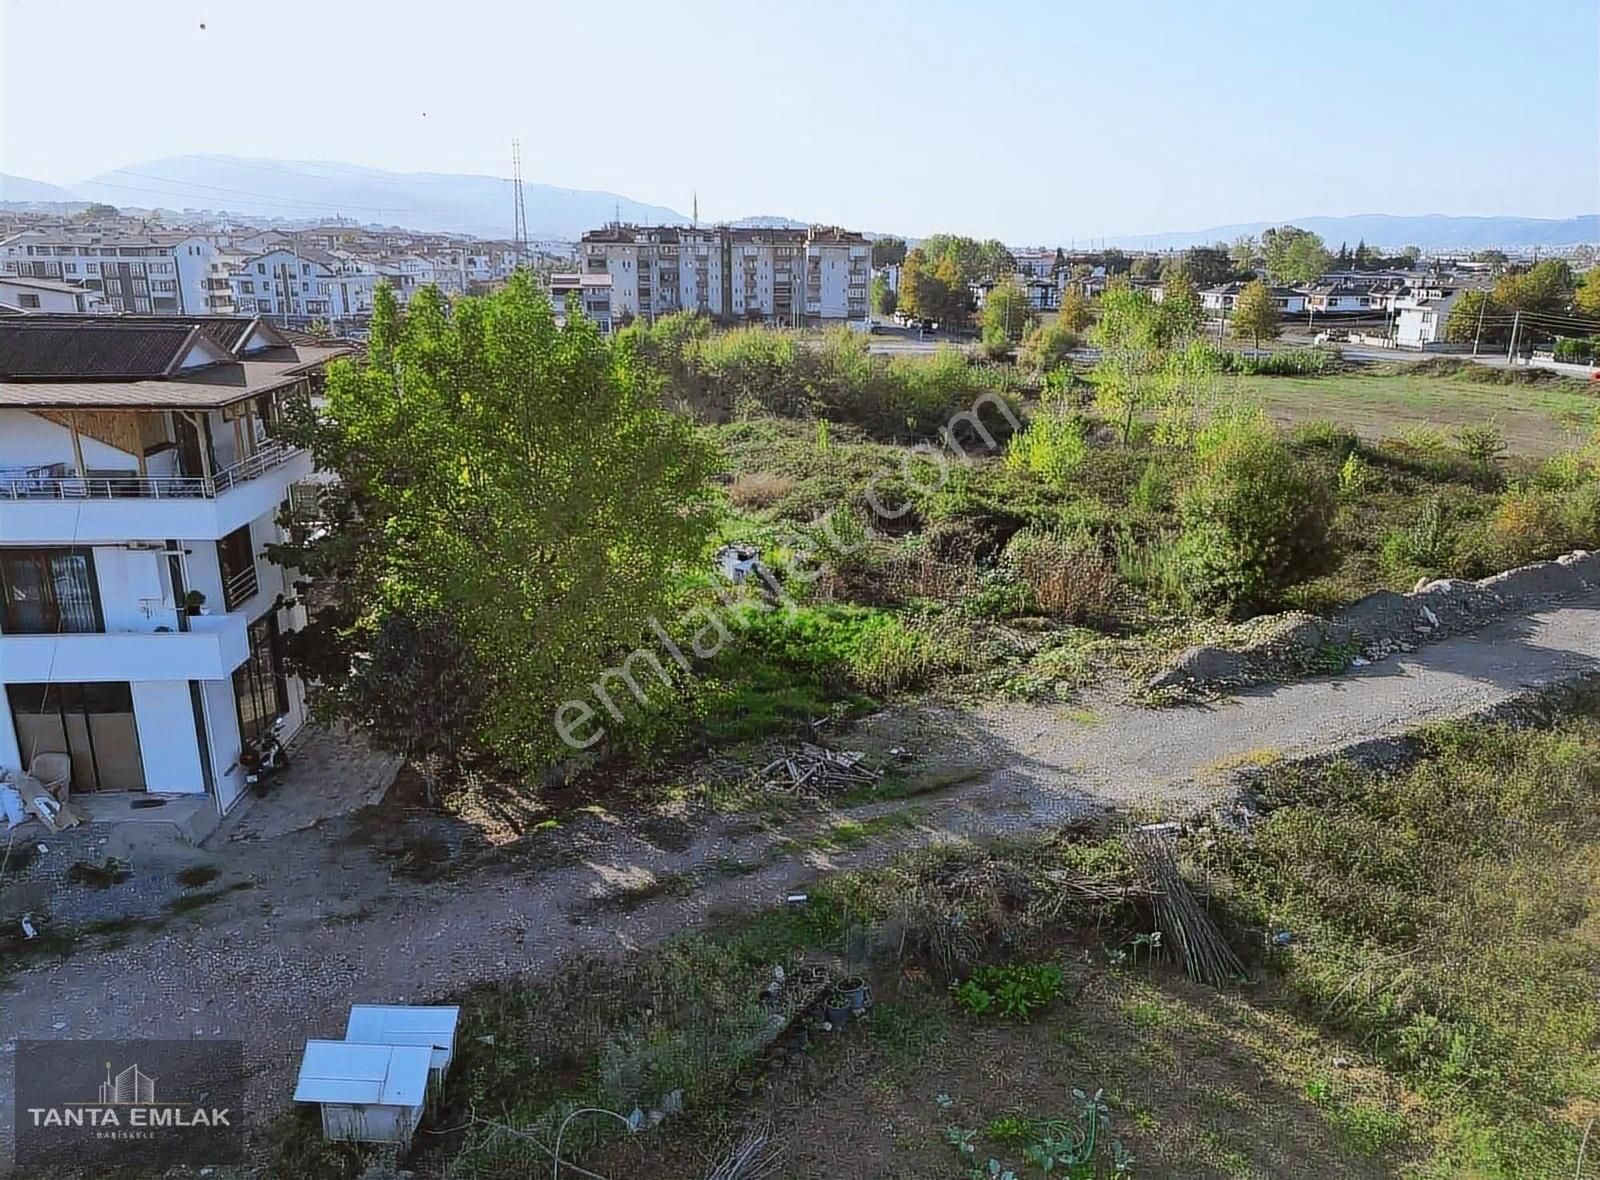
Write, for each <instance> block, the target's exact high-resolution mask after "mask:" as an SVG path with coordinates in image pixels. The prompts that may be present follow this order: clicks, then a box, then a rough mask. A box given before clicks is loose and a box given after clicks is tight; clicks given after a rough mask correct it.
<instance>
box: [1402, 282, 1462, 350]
mask: <svg viewBox="0 0 1600 1180" xmlns="http://www.w3.org/2000/svg"><path fill="white" fill-rule="evenodd" d="M1460 296H1461V290H1460V288H1455V287H1440V286H1428V287H1418V288H1416V289H1415V290H1412V291H1410V292H1409V293H1407V294H1405V295H1401V296H1399V297H1398V298H1396V299H1395V301H1394V343H1395V347H1396V348H1420V349H1428V348H1437V347H1439V346H1440V345H1442V344H1444V343H1445V336H1444V329H1445V323H1446V322H1447V321H1448V320H1449V318H1450V309H1451V308H1452V307H1453V306H1455V302H1456V300H1457V299H1458V298H1460Z"/></svg>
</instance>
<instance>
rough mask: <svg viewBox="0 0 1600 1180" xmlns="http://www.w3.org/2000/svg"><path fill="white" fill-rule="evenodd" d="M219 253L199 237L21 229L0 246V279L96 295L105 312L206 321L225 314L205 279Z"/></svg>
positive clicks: (201, 236) (207, 240)
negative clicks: (60, 286)
mask: <svg viewBox="0 0 1600 1180" xmlns="http://www.w3.org/2000/svg"><path fill="white" fill-rule="evenodd" d="M218 253H219V248H218V247H217V245H216V244H215V242H213V241H212V239H211V238H210V237H208V236H206V235H203V234H198V233H195V234H190V233H155V234H123V233H114V232H103V231H77V230H64V229H62V230H56V229H28V230H23V231H21V232H20V233H16V234H13V235H11V236H10V237H8V238H6V239H5V240H4V241H0V277H6V278H34V279H52V280H55V281H57V282H63V283H70V284H72V285H73V286H77V287H83V288H84V289H86V290H90V291H97V292H99V293H100V295H101V296H102V297H103V298H104V299H105V301H106V306H107V308H108V309H109V310H111V311H116V312H124V313H131V314H144V315H149V314H155V315H163V314H167V315H180V314H181V315H207V314H214V313H218V312H221V311H225V310H227V305H226V303H225V302H223V301H222V299H220V298H219V294H221V293H220V292H219V288H217V287H216V286H215V285H214V284H212V283H209V282H208V280H209V279H211V278H212V277H213V276H212V263H213V262H214V261H215V259H216V257H217V254H218Z"/></svg>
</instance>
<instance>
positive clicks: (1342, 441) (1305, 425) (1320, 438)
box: [1289, 418, 1360, 459]
mask: <svg viewBox="0 0 1600 1180" xmlns="http://www.w3.org/2000/svg"><path fill="white" fill-rule="evenodd" d="M1289 441H1290V443H1291V444H1292V445H1293V446H1295V447H1296V448H1297V449H1300V450H1317V451H1327V452H1328V453H1329V454H1331V455H1332V456H1333V457H1334V458H1336V459H1343V458H1345V457H1346V456H1347V455H1349V454H1350V452H1352V451H1354V450H1355V449H1356V445H1357V444H1358V443H1359V442H1360V440H1359V439H1358V438H1356V434H1355V431H1353V430H1349V429H1347V428H1346V427H1343V426H1340V425H1339V424H1338V423H1336V422H1333V421H1330V420H1329V419H1327V418H1313V419H1311V421H1309V422H1302V423H1300V425H1298V426H1296V427H1295V428H1294V432H1293V433H1292V434H1291V435H1290V436H1289Z"/></svg>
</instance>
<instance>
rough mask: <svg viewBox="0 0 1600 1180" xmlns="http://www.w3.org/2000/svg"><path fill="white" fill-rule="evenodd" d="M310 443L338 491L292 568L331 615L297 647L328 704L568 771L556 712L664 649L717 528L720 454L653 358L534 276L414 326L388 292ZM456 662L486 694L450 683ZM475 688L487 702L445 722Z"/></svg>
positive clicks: (292, 557) (520, 764)
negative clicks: (681, 587)
mask: <svg viewBox="0 0 1600 1180" xmlns="http://www.w3.org/2000/svg"><path fill="white" fill-rule="evenodd" d="M300 429H302V430H304V431H305V432H306V433H307V435H308V436H309V438H310V440H311V441H312V443H313V445H314V447H315V451H316V454H317V458H318V461H319V464H320V466H321V467H323V468H324V469H326V470H328V471H330V472H332V473H333V474H334V475H335V476H336V477H337V481H336V482H334V483H331V484H329V485H327V488H326V491H325V493H324V496H323V500H324V505H325V507H324V513H323V516H324V518H325V527H324V528H322V529H320V530H317V531H316V532H314V533H310V534H306V533H299V534H297V535H296V537H295V544H294V545H293V546H291V547H290V549H291V551H290V552H289V553H287V554H285V557H286V559H287V560H289V561H290V563H291V564H293V565H294V566H296V567H297V568H300V569H303V570H305V571H306V572H307V574H308V575H309V576H310V577H311V578H312V579H313V582H312V586H313V589H312V591H311V594H312V598H313V602H314V603H315V604H317V605H318V606H319V609H318V610H317V611H316V613H315V615H314V617H313V623H312V625H311V626H310V627H309V628H308V629H307V630H306V631H305V632H303V633H300V634H298V635H297V636H295V637H294V638H293V640H292V650H293V653H294V655H295V658H296V660H297V662H298V663H299V665H300V667H301V668H302V670H303V671H305V672H306V673H307V676H308V679H309V681H310V682H312V683H314V684H315V685H316V686H317V689H316V692H317V696H318V698H319V700H320V703H321V705H322V706H323V707H324V708H325V709H326V710H328V711H329V712H332V713H334V714H344V715H347V716H355V717H358V718H362V719H366V718H368V717H370V716H371V715H372V714H373V712H374V710H375V709H378V708H382V709H384V710H387V711H388V713H389V716H388V718H387V725H386V727H385V729H384V735H386V736H389V738H390V744H394V745H399V746H402V747H403V748H415V747H416V745H417V742H415V741H406V740H400V739H397V738H396V737H394V735H397V734H398V735H406V734H412V735H417V734H420V735H421V739H422V743H423V744H424V745H425V746H426V747H428V748H431V749H434V750H438V749H441V748H442V747H445V746H446V745H448V747H449V748H450V749H456V750H460V749H462V748H471V749H477V750H483V751H487V752H489V753H491V754H493V755H494V756H496V757H497V758H498V759H499V760H500V761H501V762H502V763H503V764H505V765H507V766H510V767H514V768H517V769H521V770H532V769H536V768H538V767H540V766H543V765H547V764H549V763H551V762H553V761H555V760H557V759H559V758H560V757H562V756H563V755H564V754H565V753H567V752H568V748H567V746H566V745H564V744H563V739H562V736H561V731H560V729H559V725H560V723H561V722H560V720H559V712H558V711H559V710H561V709H562V707H563V705H564V703H566V702H569V701H580V702H581V701H584V700H585V699H589V698H591V697H592V696H593V695H594V690H593V687H592V686H593V685H594V683H595V682H597V681H599V680H601V678H602V673H603V672H604V671H605V669H606V668H607V667H608V666H610V665H611V664H613V663H614V662H615V661H618V660H620V659H621V658H622V657H624V656H625V655H626V654H627V653H628V652H629V651H630V650H631V649H633V648H634V647H636V646H637V645H639V644H640V643H641V642H642V641H646V640H648V641H649V642H651V643H654V642H656V640H654V639H653V638H651V637H650V632H649V631H648V630H647V628H649V627H650V624H651V621H652V619H654V618H655V617H656V616H658V615H660V614H663V613H664V612H665V611H666V610H667V608H668V607H669V605H670V603H671V596H672V589H671V588H672V585H673V580H674V577H675V575H676V574H677V573H678V571H680V570H682V569H684V568H686V567H689V566H692V564H693V563H694V562H696V561H697V559H698V558H699V556H700V555H701V553H702V551H703V548H704V545H705V543H706V540H707V537H708V535H709V530H710V527H711V523H712V519H713V507H712V500H711V497H710V494H709V491H708V488H709V480H710V476H711V474H712V471H713V469H714V466H715V457H714V454H713V452H712V451H711V450H710V449H709V448H708V445H707V444H706V443H705V442H703V441H702V440H701V439H700V438H699V436H697V435H696V434H695V432H694V430H693V428H692V426H691V425H690V423H689V421H688V420H687V419H686V418H684V417H682V416H679V415H677V414H674V413H671V412H670V411H668V410H666V409H664V408H663V407H662V406H661V404H660V400H659V397H658V396H657V393H656V381H655V380H654V378H653V377H652V374H651V371H650V370H649V368H648V367H647V366H646V365H645V363H644V362H643V361H642V360H641V359H640V357H639V356H638V355H637V353H636V351H635V346H634V344H633V343H631V342H630V341H629V340H621V341H616V342H608V341H607V340H606V339H604V338H603V337H602V336H601V335H600V334H599V331H598V329H597V328H596V327H595V326H594V324H592V323H591V322H590V321H589V320H588V319H587V318H586V317H584V316H581V315H580V316H569V317H568V318H567V324H566V326H565V327H558V326H557V325H556V322H555V318H554V315H553V313H552V311H551V308H550V305H549V303H548V301H547V300H546V299H545V297H544V296H543V295H542V294H541V293H540V292H539V291H538V290H537V289H536V288H535V286H534V284H533V282H532V280H531V279H530V278H529V277H528V276H527V275H526V274H518V275H516V276H514V277H513V278H512V279H511V281H510V283H509V284H507V286H506V287H505V288H504V289H503V290H501V291H499V292H497V293H495V294H493V295H489V296H485V297H482V298H465V299H459V300H456V301H455V302H454V304H453V305H451V306H449V307H447V306H446V304H445V302H444V300H443V299H442V298H441V297H440V295H439V293H438V292H437V290H435V289H434V288H432V287H425V288H423V289H422V290H421V291H419V292H418V293H417V294H416V296H415V297H414V298H413V299H412V300H411V303H410V305H409V306H408V307H407V308H406V309H405V310H404V311H402V310H401V309H399V308H398V307H397V305H396V301H395V299H394V296H393V294H392V292H390V291H389V289H388V288H387V287H380V289H379V292H378V296H377V298H376V301H375V307H374V314H373V319H372V335H371V340H370V343H369V346H368V350H367V354H366V357H365V358H364V360H362V361H360V362H339V363H337V364H335V365H334V366H332V367H331V368H330V371H329V375H328V387H327V405H326V411H325V413H324V414H323V415H321V416H320V418H319V419H317V420H316V421H311V422H304V423H301V424H300ZM439 653H448V658H447V659H445V661H444V662H445V663H446V664H447V665H449V666H450V667H451V668H452V669H465V670H469V671H470V677H468V679H469V680H470V681H471V683H472V685H474V686H475V691H474V692H473V693H470V694H465V693H463V692H462V689H461V685H460V684H459V683H458V682H457V680H450V679H449V678H446V679H447V680H448V683H446V682H441V681H440V679H439V678H440V674H441V668H440V663H441V657H440V654H439ZM614 688H615V686H614V685H613V689H614ZM457 695H462V696H463V697H464V699H465V700H467V701H469V702H470V703H471V707H470V708H456V709H453V710H452V709H451V708H447V707H445V703H446V702H448V701H451V700H453V699H454V698H455V697H456V696H457ZM566 720H567V721H569V722H570V721H571V720H572V717H571V716H568V717H567V719H566ZM440 726H444V727H450V728H452V729H453V730H459V731H460V732H459V733H452V735H451V738H452V740H451V741H450V742H449V743H444V742H442V741H441V740H440V738H439V736H438V735H437V734H435V733H433V732H431V730H432V729H433V728H434V727H440Z"/></svg>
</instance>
